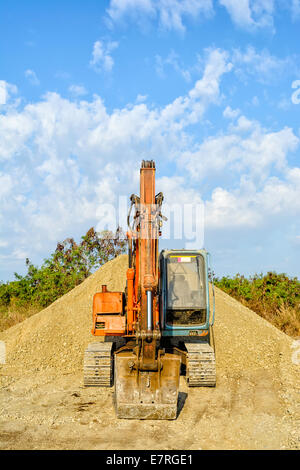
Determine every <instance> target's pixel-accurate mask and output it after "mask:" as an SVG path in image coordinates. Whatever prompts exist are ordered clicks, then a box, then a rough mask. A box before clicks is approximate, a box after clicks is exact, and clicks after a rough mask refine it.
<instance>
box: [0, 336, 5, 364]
mask: <svg viewBox="0 0 300 470" xmlns="http://www.w3.org/2000/svg"><path fill="white" fill-rule="evenodd" d="M5 355H6V348H5V343H4V341H0V364H5Z"/></svg>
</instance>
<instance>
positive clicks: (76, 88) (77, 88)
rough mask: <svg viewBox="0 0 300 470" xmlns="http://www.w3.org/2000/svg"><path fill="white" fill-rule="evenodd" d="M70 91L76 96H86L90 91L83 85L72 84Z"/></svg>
mask: <svg viewBox="0 0 300 470" xmlns="http://www.w3.org/2000/svg"><path fill="white" fill-rule="evenodd" d="M69 92H70V93H71V94H72V95H74V96H84V95H87V93H88V92H87V90H86V88H85V87H84V86H83V85H70V86H69Z"/></svg>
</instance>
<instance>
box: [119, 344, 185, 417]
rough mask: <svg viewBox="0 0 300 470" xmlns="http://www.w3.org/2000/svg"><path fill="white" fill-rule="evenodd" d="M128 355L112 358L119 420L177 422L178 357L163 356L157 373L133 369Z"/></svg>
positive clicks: (171, 355)
mask: <svg viewBox="0 0 300 470" xmlns="http://www.w3.org/2000/svg"><path fill="white" fill-rule="evenodd" d="M135 359H136V356H135V355H134V354H133V353H132V352H131V351H122V352H120V353H116V354H115V377H116V380H115V407H116V413H117V417H118V418H127V419H176V417H177V401H178V387H179V375H180V357H179V356H177V355H175V354H165V355H164V356H163V357H162V358H161V365H162V368H161V370H160V371H141V370H137V369H136V368H134V367H132V366H131V365H132V364H134V360H135Z"/></svg>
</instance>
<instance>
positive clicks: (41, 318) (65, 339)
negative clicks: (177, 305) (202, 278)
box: [0, 255, 299, 380]
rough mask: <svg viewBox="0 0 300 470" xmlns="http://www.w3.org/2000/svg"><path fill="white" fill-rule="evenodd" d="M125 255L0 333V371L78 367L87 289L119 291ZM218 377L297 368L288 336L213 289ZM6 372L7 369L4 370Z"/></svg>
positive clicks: (88, 308) (87, 338)
mask: <svg viewBox="0 0 300 470" xmlns="http://www.w3.org/2000/svg"><path fill="white" fill-rule="evenodd" d="M126 269H127V256H126V255H122V256H120V257H118V258H116V259H114V260H112V261H110V262H108V263H107V264H105V265H104V266H102V267H101V268H100V269H99V270H98V271H97V272H95V273H94V274H93V275H92V276H90V277H89V278H88V279H87V280H86V281H84V282H83V283H82V284H81V285H79V286H78V287H76V288H75V289H73V290H72V291H70V292H69V293H68V294H66V295H64V296H63V297H62V298H60V299H58V300H57V301H56V302H54V303H53V304H52V305H50V306H49V307H47V308H46V309H44V310H43V311H41V312H39V313H37V314H36V315H33V316H32V317H30V318H28V319H27V320H25V321H24V322H22V323H20V324H18V325H15V326H13V327H12V328H10V329H8V330H6V331H4V332H2V333H1V334H0V340H2V341H5V343H6V349H7V364H6V365H5V366H0V367H2V371H0V373H1V375H3V374H4V375H6V374H8V373H13V374H14V375H19V374H22V375H24V374H26V373H28V372H33V371H40V370H44V369H48V368H51V370H52V373H53V372H54V371H55V373H56V374H57V375H62V374H64V373H68V372H73V371H75V372H78V371H80V370H81V369H82V361H83V353H84V349H85V348H86V346H87V344H88V343H89V342H92V341H95V340H97V338H94V337H93V336H92V335H91V321H92V313H91V312H92V299H93V294H94V293H95V292H97V291H100V290H101V285H102V284H107V286H108V289H109V290H117V291H119V290H124V288H125V279H126ZM214 336H215V344H216V356H217V373H218V375H219V376H222V375H226V374H227V373H228V372H230V374H232V373H235V374H236V375H237V376H238V375H239V373H243V372H244V371H245V370H252V371H253V370H258V369H262V368H263V369H264V370H268V371H269V372H270V373H271V374H272V375H273V373H274V376H276V377H278V379H279V380H288V377H287V376H289V377H290V373H291V374H292V379H291V380H294V378H295V377H296V375H295V374H297V373H299V371H297V367H296V366H295V365H294V364H293V362H292V360H291V358H292V354H293V348H292V342H293V340H292V339H291V338H290V337H288V336H287V335H285V334H284V333H282V332H281V331H279V330H278V329H276V328H275V327H273V326H272V325H271V324H270V323H268V322H267V321H266V320H264V319H262V318H261V317H259V316H258V315H257V314H255V313H254V312H252V311H251V310H249V309H248V308H246V307H244V306H243V305H241V304H240V303H239V302H237V301H236V300H234V299H233V298H231V297H230V296H228V295H227V294H225V293H224V292H222V291H221V290H219V289H216V322H215V328H214ZM9 371H10V372H9Z"/></svg>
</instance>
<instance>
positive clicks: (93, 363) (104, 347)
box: [83, 342, 113, 387]
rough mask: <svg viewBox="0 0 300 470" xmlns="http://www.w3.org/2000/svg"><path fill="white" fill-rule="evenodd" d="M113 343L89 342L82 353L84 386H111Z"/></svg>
mask: <svg viewBox="0 0 300 470" xmlns="http://www.w3.org/2000/svg"><path fill="white" fill-rule="evenodd" d="M112 346H113V343H104V342H103V343H102V342H101V343H100V342H99V343H91V344H89V345H88V347H87V349H86V350H85V353H84V366H83V371H84V385H85V387H111V385H112Z"/></svg>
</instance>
